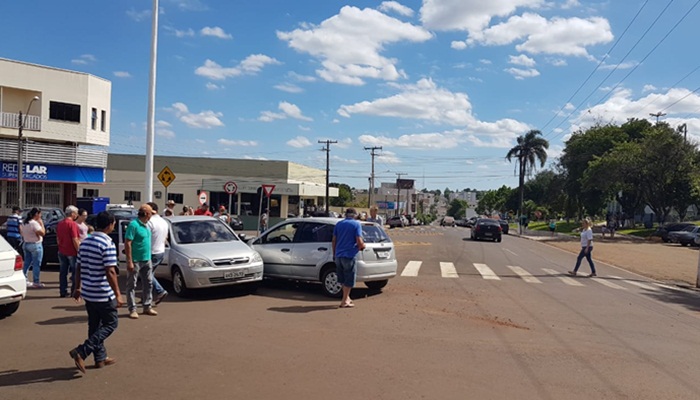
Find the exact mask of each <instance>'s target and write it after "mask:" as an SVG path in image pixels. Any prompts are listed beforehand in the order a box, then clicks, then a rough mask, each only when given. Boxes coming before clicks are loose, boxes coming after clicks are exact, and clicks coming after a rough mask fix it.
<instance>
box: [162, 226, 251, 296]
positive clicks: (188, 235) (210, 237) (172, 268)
mask: <svg viewBox="0 0 700 400" xmlns="http://www.w3.org/2000/svg"><path fill="white" fill-rule="evenodd" d="M166 221H168V224H169V227H170V232H169V247H168V248H167V250H166V257H165V260H164V261H163V263H162V264H161V265H160V266H159V267H158V269H156V277H157V278H159V279H161V278H162V279H165V280H170V281H172V283H173V290H174V291H175V294H177V295H178V296H186V295H187V294H189V292H190V291H191V289H198V288H206V287H213V286H224V285H237V284H243V283H249V284H250V286H249V288H250V289H251V290H254V289H255V288H256V287H257V283H258V282H260V281H261V280H262V277H263V261H262V258H261V257H260V254H258V252H257V251H255V250H253V249H251V248H250V247H249V246H248V245H247V244H246V243H245V242H243V241H242V240H241V239H240V238H239V237H238V236H236V234H235V233H234V232H233V229H231V228H230V227H229V226H228V225H226V224H225V223H224V222H222V221H221V220H220V219H218V218H213V217H205V216H181V217H172V218H166Z"/></svg>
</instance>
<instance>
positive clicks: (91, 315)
mask: <svg viewBox="0 0 700 400" xmlns="http://www.w3.org/2000/svg"><path fill="white" fill-rule="evenodd" d="M85 309H86V310H87V314H88V338H87V340H86V341H85V342H84V343H83V344H81V345H80V346H78V347H77V350H78V354H80V357H82V358H83V359H86V358H88V357H89V356H90V354H92V355H93V356H94V357H95V362H96V363H97V362H100V361H104V360H105V359H107V349H105V343H104V342H105V340H107V338H108V337H109V335H111V334H112V332H114V331H115V330H116V329H117V325H119V317H118V315H117V300H116V299H114V300H110V301H105V302H92V301H87V300H86V301H85Z"/></svg>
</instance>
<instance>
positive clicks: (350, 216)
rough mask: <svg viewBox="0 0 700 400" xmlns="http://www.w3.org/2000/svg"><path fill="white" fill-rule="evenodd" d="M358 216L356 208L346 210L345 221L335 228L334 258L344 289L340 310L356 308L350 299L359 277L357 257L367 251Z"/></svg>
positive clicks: (339, 280)
mask: <svg viewBox="0 0 700 400" xmlns="http://www.w3.org/2000/svg"><path fill="white" fill-rule="evenodd" d="M356 214H357V212H356V211H355V209H354V208H348V209H347V210H345V219H344V220H342V221H340V222H338V223H337V224H335V228H333V256H334V258H335V266H336V274H337V275H338V283H340V284H341V285H342V289H343V299H342V300H341V302H340V306H339V307H340V308H348V307H354V306H355V304H354V303H353V302H352V299H351V298H350V290H352V287H353V286H355V278H356V275H357V268H356V262H355V256H356V255H357V253H358V252H360V251H362V250H364V249H365V242H364V240H362V225H360V222H359V221H357V220H356V219H355V216H356Z"/></svg>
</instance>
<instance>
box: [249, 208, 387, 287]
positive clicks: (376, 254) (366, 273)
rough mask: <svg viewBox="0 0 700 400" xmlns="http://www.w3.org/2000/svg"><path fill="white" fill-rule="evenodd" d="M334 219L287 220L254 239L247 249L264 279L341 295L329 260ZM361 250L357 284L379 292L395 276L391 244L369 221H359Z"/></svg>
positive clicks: (331, 256) (358, 260) (333, 267)
mask: <svg viewBox="0 0 700 400" xmlns="http://www.w3.org/2000/svg"><path fill="white" fill-rule="evenodd" d="M339 221H342V219H338V218H324V217H312V218H290V219H287V220H286V221H284V222H280V223H279V224H277V225H275V226H273V227H272V228H270V229H268V230H267V231H265V232H263V234H262V235H260V237H258V238H256V239H255V240H254V241H253V243H252V244H251V247H252V248H253V249H254V250H256V251H257V252H259V253H260V255H261V256H262V258H263V262H264V265H265V274H264V275H265V277H266V278H283V279H293V280H300V281H309V282H320V283H321V284H322V287H323V291H324V293H325V294H326V295H328V296H332V297H337V296H339V295H340V294H341V286H340V284H338V276H337V275H336V272H335V271H336V267H335V262H334V261H333V254H332V253H333V249H332V240H333V228H335V224H337V223H338V222H339ZM361 224H362V236H363V239H364V241H365V250H364V251H361V252H360V253H358V255H357V281H358V282H364V283H365V285H366V286H367V287H368V288H370V289H375V290H379V289H381V288H383V287H384V286H386V285H387V283H388V282H389V279H390V278H393V277H394V276H396V270H397V267H398V263H397V261H396V252H395V251H394V243H392V242H391V239H390V238H389V236H387V234H386V232H384V229H382V227H381V226H379V225H378V224H375V223H373V222H361Z"/></svg>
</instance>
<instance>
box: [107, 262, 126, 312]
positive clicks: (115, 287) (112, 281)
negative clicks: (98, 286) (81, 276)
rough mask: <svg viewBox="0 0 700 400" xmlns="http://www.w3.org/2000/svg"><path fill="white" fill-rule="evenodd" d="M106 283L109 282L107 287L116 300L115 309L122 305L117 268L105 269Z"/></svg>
mask: <svg viewBox="0 0 700 400" xmlns="http://www.w3.org/2000/svg"><path fill="white" fill-rule="evenodd" d="M107 282H109V287H111V288H112V291H113V292H114V296H116V298H117V308H119V307H121V306H123V305H124V299H122V292H121V291H120V290H119V281H118V280H117V266H116V265H110V266H108V267H107Z"/></svg>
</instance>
